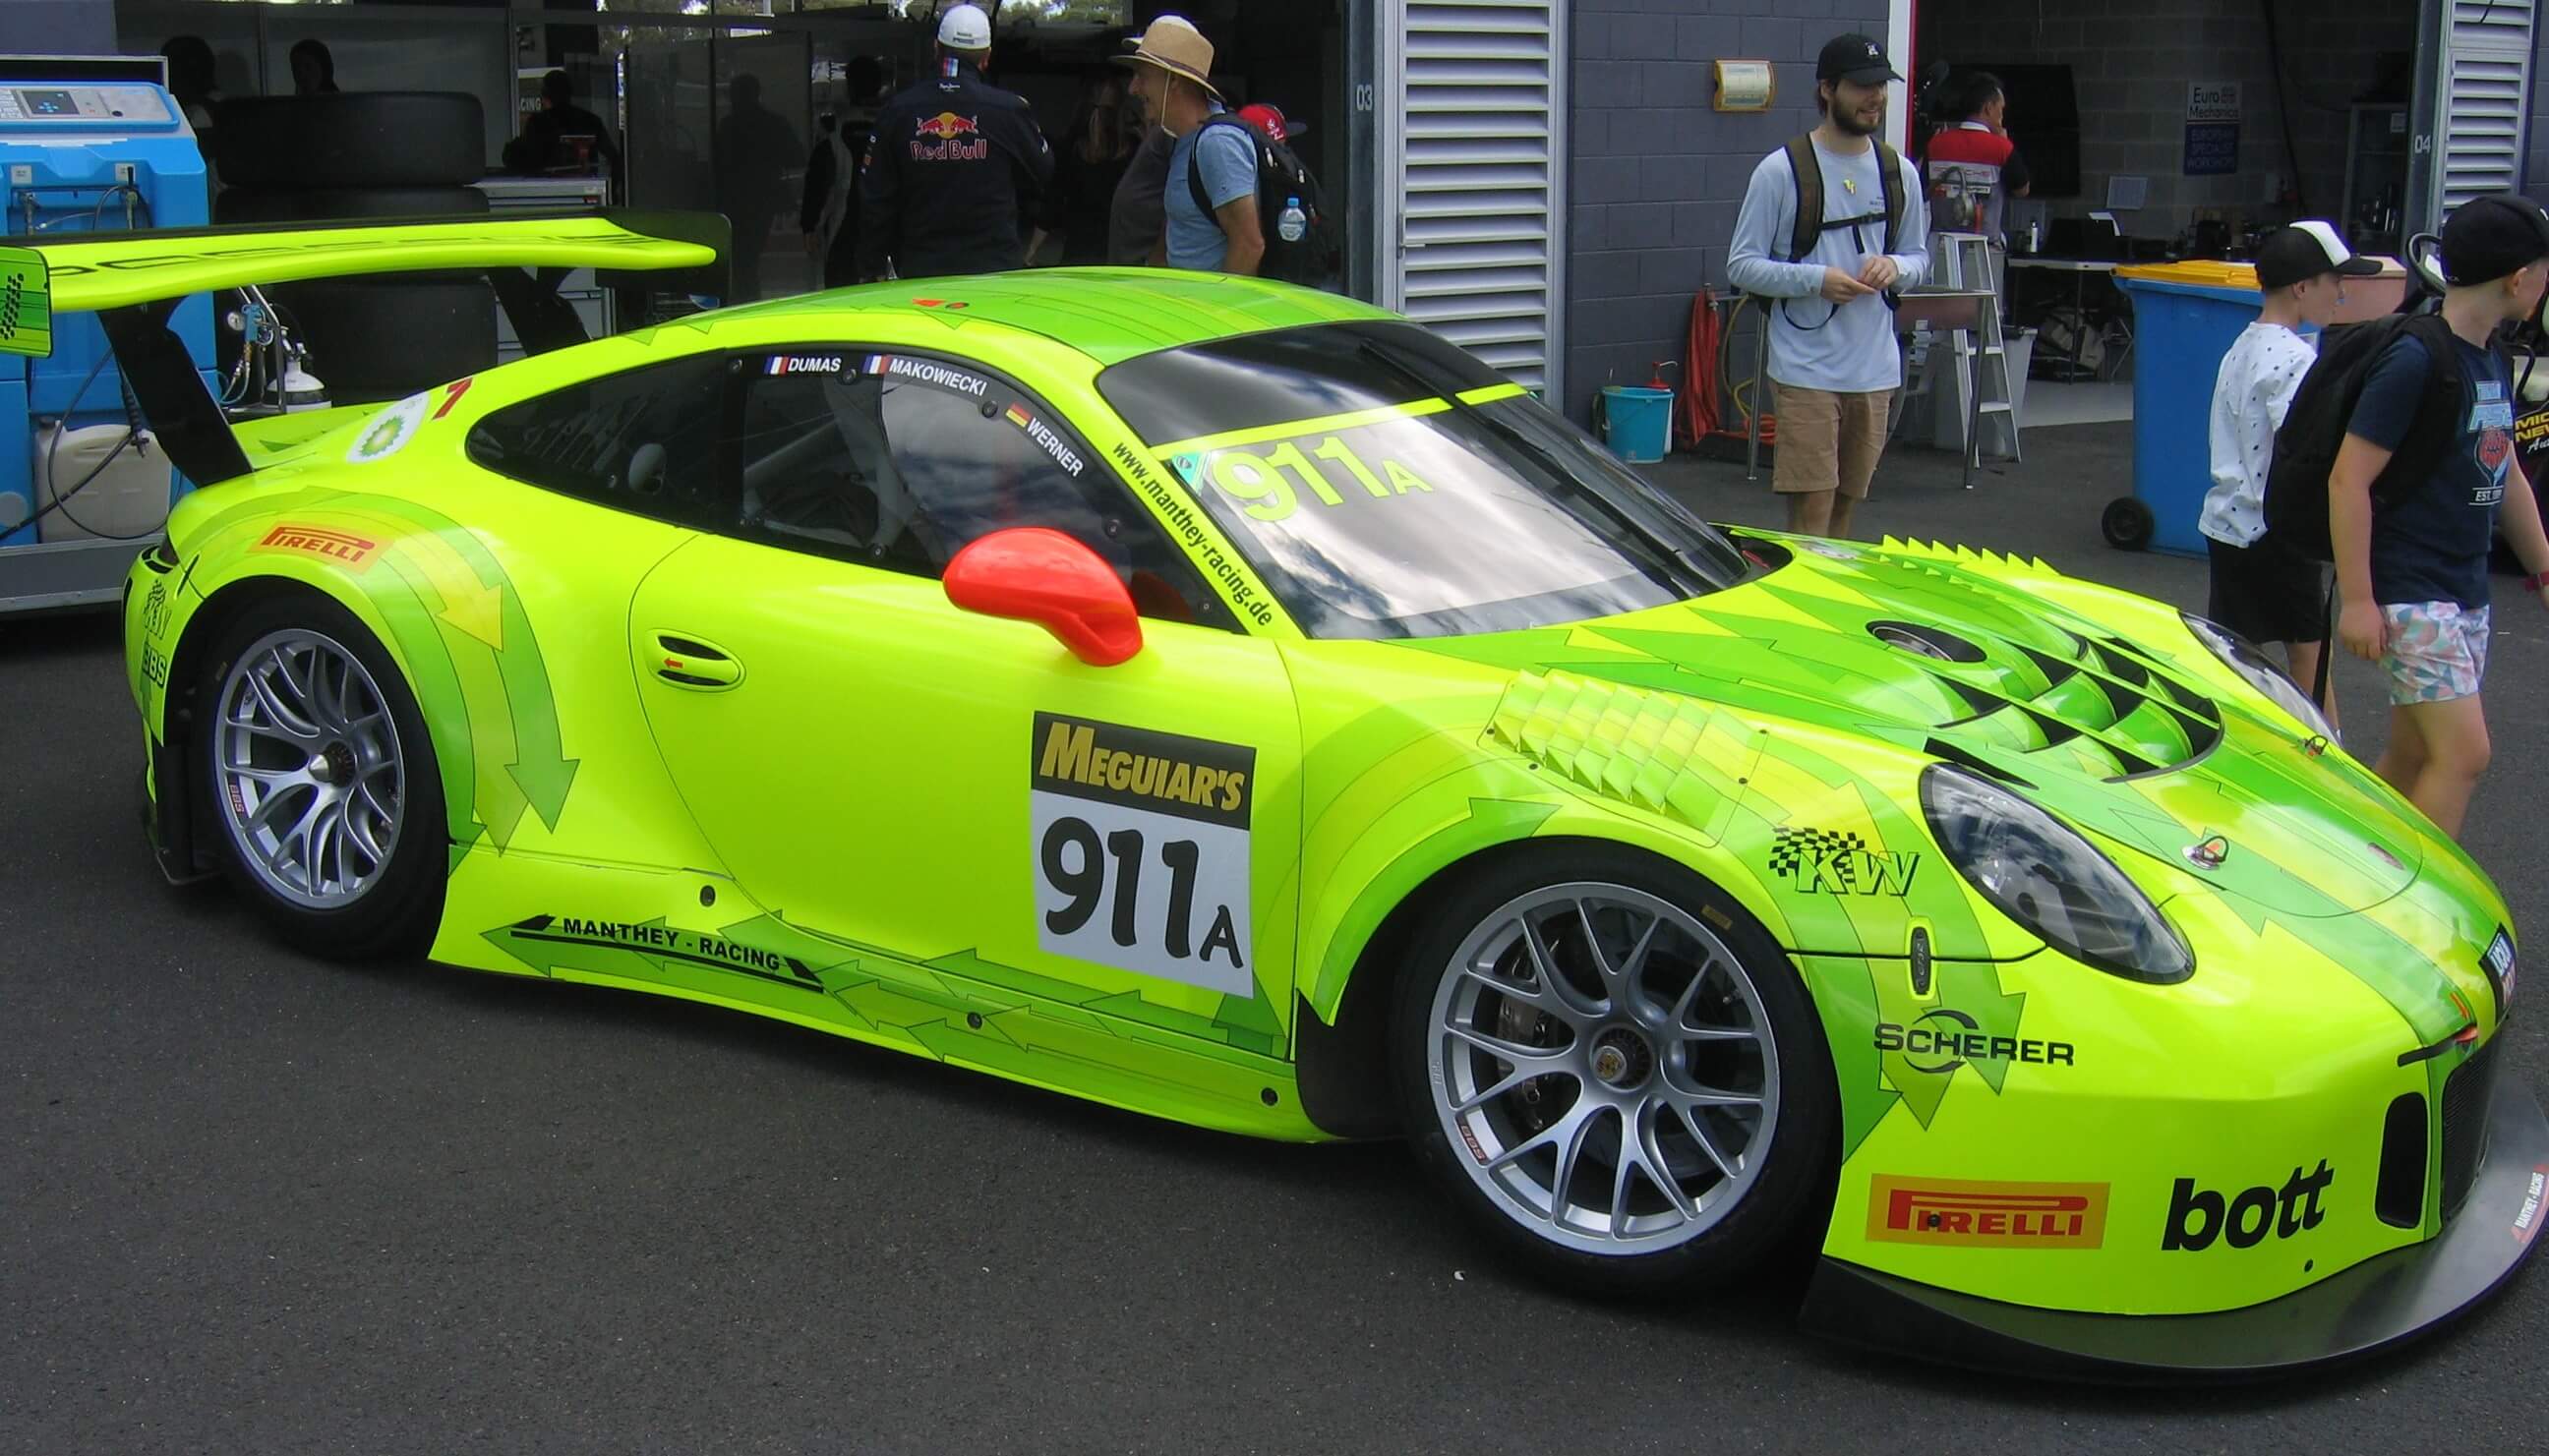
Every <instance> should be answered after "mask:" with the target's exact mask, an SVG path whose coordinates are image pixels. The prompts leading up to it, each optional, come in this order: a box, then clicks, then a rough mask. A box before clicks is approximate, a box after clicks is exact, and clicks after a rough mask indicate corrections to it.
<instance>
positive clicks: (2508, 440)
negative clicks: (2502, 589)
mask: <svg viewBox="0 0 2549 1456" xmlns="http://www.w3.org/2000/svg"><path fill="white" fill-rule="evenodd" d="M2442 242H2443V257H2442V264H2443V281H2444V283H2445V284H2446V285H2447V287H2446V288H2445V290H2444V293H2443V308H2442V318H2443V321H2444V322H2445V323H2446V324H2448V325H2449V326H2450V329H2451V334H2452V342H2451V345H2450V352H2451V353H2452V354H2453V355H2454V356H2455V357H2453V358H2451V359H2448V360H2446V359H2443V358H2440V357H2438V355H2437V354H2436V353H2435V352H2434V351H2433V349H2432V348H2431V347H2429V346H2428V344H2427V343H2426V341H2425V340H2424V339H2423V338H2421V337H2418V336H2417V335H2415V334H2413V333H2405V334H2403V335H2402V336H2401V337H2399V338H2397V339H2394V340H2393V341H2392V342H2391V343H2390V344H2389V346H2388V347H2387V348H2385V349H2384V350H2383V351H2382V353H2381V355H2380V356H2379V357H2378V358H2377V359H2375V360H2374V361H2373V364H2372V367H2371V370H2370V372H2369V373H2368V374H2366V375H2365V377H2364V380H2363V390H2362V394H2361V395H2360V396H2359V397H2357V399H2356V401H2355V406H2354V414H2353V417H2352V418H2351V419H2350V420H2349V421H2348V422H2347V424H2346V431H2345V443H2344V444H2343V445H2342V446H2341V447H2339V449H2338V451H2337V456H2336V465H2335V467H2334V468H2333V469H2332V470H2330V471H2329V472H2328V481H2327V524H2328V538H2329V541H2330V543H2331V544H2332V545H2333V546H2334V547H2335V554H2336V581H2337V590H2338V592H2339V593H2340V594H2341V595H2342V596H2343V598H2344V601H2345V607H2344V610H2343V612H2342V613H2341V614H2340V615H2339V616H2338V618H2337V625H2336V630H2337V636H2338V637H2339V638H2340V639H2341V640H2342V641H2343V642H2344V643H2345V648H2346V650H2347V651H2348V652H2351V653H2353V654H2354V655H2355V656H2357V657H2360V658H2365V659H2371V660H2377V661H2379V662H2380V664H2381V667H2382V670H2383V671H2384V672H2385V673H2386V674H2388V676H2389V679H2390V703H2391V709H2390V741H2389V743H2388V744H2387V745H2385V746H2384V747H2383V749H2382V752H2381V760H2380V762H2379V763H2377V764H2375V765H2373V772H2374V773H2376V774H2380V775H2381V776H2382V778H2383V779H2385V780H2387V781H2388V782H2389V784H2390V786H2391V787H2393V788H2396V789H2398V790H2399V791H2400V792H2401V793H2403V794H2406V795H2407V797H2408V799H2410V800H2411V801H2413V802H2414V804H2415V805H2416V807H2417V808H2419V809H2422V810H2424V812H2425V817H2426V818H2428V819H2431V820H2433V821H2434V823H2435V825H2436V826H2437V827H2439V828H2440V829H2441V830H2442V831H2443V832H2444V833H2445V834H2448V835H2451V836H2453V837H2455V838H2457V837H2458V836H2459V834H2460V829H2461V820H2462V817H2463V816H2464V815H2465V814H2466V813H2467V812H2468V810H2469V801H2470V794H2471V793H2472V791H2474V790H2475V789H2476V788H2477V787H2478V780H2479V775H2480V774H2484V773H2485V772H2486V771H2487V763H2488V757H2489V744H2488V733H2487V718H2486V715H2485V714H2484V713H2483V712H2482V711H2481V709H2480V706H2479V684H2480V682H2481V680H2482V679H2483V678H2484V677H2485V676H2486V673H2487V651H2488V639H2489V631H2490V628H2489V618H2488V554H2489V550H2490V547H2491V545H2492V544H2493V541H2494V537H2495V535H2496V533H2497V532H2498V531H2499V530H2502V532H2503V535H2504V541H2505V544H2506V545H2508V546H2510V547H2512V548H2513V553H2514V555H2515V556H2516V557H2518V558H2519V559H2520V560H2521V562H2522V565H2523V570H2525V571H2527V572H2529V573H2530V574H2531V575H2530V577H2529V578H2528V579H2527V580H2526V582H2525V583H2524V586H2525V589H2526V590H2527V591H2528V592H2531V593H2532V594H2534V595H2537V596H2539V597H2540V598H2541V601H2542V603H2543V604H2544V605H2549V538H2544V536H2543V535H2542V532H2541V529H2540V510H2539V505H2538V502H2537V501H2535V500H2533V499H2532V494H2531V488H2530V486H2529V484H2528V483H2527V482H2525V481H2524V479H2523V476H2522V469H2521V466H2520V464H2519V462H2518V461H2517V460H2516V459H2515V454H2514V448H2513V369H2512V365H2511V364H2510V363H2509V362H2508V361H2507V360H2506V359H2505V356H2504V351H2503V349H2502V348H2501V347H2499V346H2498V344H2497V342H2496V335H2497V329H2498V328H2499V327H2500V326H2502V324H2504V323H2506V322H2508V321H2511V320H2514V319H2519V318H2530V317H2531V316H2532V315H2534V314H2536V313H2537V312H2539V309H2540V295H2541V285H2542V283H2543V281H2544V280H2549V214H2544V213H2543V212H2542V211H2541V210H2540V208H2539V206H2538V205H2537V204H2536V203H2533V202H2530V201H2529V200H2527V199H2525V198H2521V197H2516V196H2512V195H2510V194H2499V195H2496V196H2490V197H2478V198H2472V199H2471V200H2470V201H2468V202H2465V203H2463V204H2461V206H2460V209H2459V211H2457V212H2455V213H2453V214H2452V216H2451V218H2450V219H2449V220H2448V221H2446V222H2445V223H2444V224H2443V237H2442ZM2394 462H2397V463H2399V464H2400V465H2402V466H2403V467H2405V468H2406V469H2407V472H2408V474H2407V477H2406V478H2405V479H2399V480H2383V479H2382V477H2383V475H2384V472H2386V471H2388V470H2389V469H2390V467H2391V466H2392V464H2393V463H2394ZM2376 482H2378V483H2379V484H2380V485H2381V487H2382V489H2381V490H2380V492H2379V493H2378V498H2377V500H2376V495H2375V492H2374V485H2375V483H2376ZM2508 487H2510V488H2511V489H2507V488H2508Z"/></svg>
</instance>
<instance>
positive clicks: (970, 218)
mask: <svg viewBox="0 0 2549 1456" xmlns="http://www.w3.org/2000/svg"><path fill="white" fill-rule="evenodd" d="M990 54H991V18H990V17H989V16H986V15H985V14H984V13H983V11H982V9H981V8H980V7H978V6H973V5H951V6H949V7H948V8H947V13H946V14H945V15H944V16H942V17H940V19H939V22H938V74H937V75H935V76H932V77H930V78H928V79H927V80H923V81H919V82H916V83H914V84H912V85H910V86H907V87H904V88H903V89H902V90H901V91H899V92H897V93H896V94H895V97H894V99H893V100H891V101H888V102H887V103H886V104H885V106H884V107H883V108H882V109H881V110H879V111H878V112H877V119H876V130H875V139H874V141H873V142H871V150H870V151H869V153H868V165H867V171H866V172H865V174H864V175H863V176H862V177H861V178H860V182H859V210H860V229H859V276H860V277H862V278H882V277H884V276H885V270H886V262H887V260H888V259H889V258H891V259H892V260H893V263H894V271H895V276H897V277H898V278H934V277H940V276H943V275H949V274H963V273H998V272H1002V271H1005V270H1007V269H1010V268H1022V267H1024V266H1026V260H1027V252H1026V230H1025V227H1024V226H1023V224H1024V220H1025V219H1026V218H1027V217H1028V216H1029V215H1030V214H1031V212H1032V211H1033V209H1034V207H1035V202H1036V198H1037V195H1038V194H1040V193H1042V192H1043V191H1044V187H1045V184H1046V183H1047V182H1049V181H1051V180H1052V178H1053V148H1052V147H1050V146H1048V145H1046V144H1045V139H1044V133H1042V132H1040V131H1038V130H1037V129H1036V124H1035V113H1034V112H1033V111H1032V110H1031V109H1030V108H1029V107H1028V105H1027V102H1026V98H1024V97H1022V96H1017V95H1013V94H1011V93H1009V92H1007V91H1002V90H1000V89H999V88H997V87H995V86H992V85H991V84H990V83H989V82H987V81H985V80H984V79H983V61H984V60H985V59H986V58H987V57H988V56H989V55H990Z"/></svg>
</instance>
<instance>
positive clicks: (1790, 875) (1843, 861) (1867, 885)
mask: <svg viewBox="0 0 2549 1456" xmlns="http://www.w3.org/2000/svg"><path fill="white" fill-rule="evenodd" d="M1866 843H1867V842H1866V841H1865V840H1863V839H1861V838H1859V836H1857V835H1855V834H1835V833H1831V832H1828V831H1826V830H1821V829H1793V828H1783V829H1780V830H1777V831H1776V832H1775V835H1774V838H1773V839H1772V842H1771V846H1770V861H1769V864H1770V872H1771V873H1772V874H1775V875H1778V876H1779V877H1780V878H1782V879H1784V880H1786V881H1787V882H1788V888H1790V889H1792V890H1795V891H1797V892H1798V893H1800V894H1810V895H1812V894H1823V895H1892V896H1893V897H1894V898H1896V899H1898V900H1899V899H1901V898H1903V897H1904V896H1906V895H1908V894H1910V893H1912V879H1913V876H1914V875H1916V874H1918V873H1919V872H1920V869H1921V856H1920V855H1919V854H1918V853H1917V852H1905V853H1889V852H1885V851H1871V850H1869V849H1868V848H1866Z"/></svg>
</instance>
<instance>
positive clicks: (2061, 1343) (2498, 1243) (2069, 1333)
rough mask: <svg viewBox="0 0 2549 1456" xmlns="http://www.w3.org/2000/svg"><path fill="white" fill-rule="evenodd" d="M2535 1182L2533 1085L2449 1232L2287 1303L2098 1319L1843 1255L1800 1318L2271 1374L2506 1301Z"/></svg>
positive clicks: (2540, 1145) (1948, 1359) (2548, 1171)
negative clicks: (2499, 1297) (1967, 1290)
mask: <svg viewBox="0 0 2549 1456" xmlns="http://www.w3.org/2000/svg"><path fill="white" fill-rule="evenodd" d="M2535 1175H2537V1176H2538V1177H2540V1178H2541V1179H2542V1180H2543V1181H2544V1182H2549V1118H2543V1117H2542V1116H2541V1112H2540V1103H2539V1101H2538V1099H2537V1098H2535V1097H2533V1096H2532V1094H2531V1091H2530V1089H2529V1088H2527V1087H2522V1086H2519V1085H2512V1084H2508V1083H2500V1084H2499V1086H2498V1087H2497V1089H2496V1097H2495V1099H2494V1102H2493V1105H2492V1106H2491V1108H2490V1109H2489V1113H2488V1152H2487V1161H2486V1163H2485V1164H2484V1165H2483V1166H2482V1167H2481V1168H2480V1170H2479V1174H2478V1178H2477V1180H2476V1181H2475V1182H2474V1183H2473V1184H2472V1185H2471V1187H2470V1191H2469V1195H2468V1197H2467V1198H2466V1199H2464V1200H2463V1201H2462V1204H2461V1208H2460V1212H2459V1213H2458V1214H2456V1215H2454V1216H2453V1218H2452V1220H2451V1222H2450V1223H2449V1224H2447V1225H2445V1226H2444V1228H2443V1231H2442V1233H2441V1234H2440V1235H2439V1236H2437V1237H2435V1238H2432V1239H2429V1240H2427V1241H2426V1242H2423V1243H2419V1244H2415V1245H2412V1246H2410V1247H2407V1248H2402V1249H2394V1250H2392V1251H2391V1252H2389V1253H2386V1254H2382V1255H2380V1256H2378V1257H2376V1258H2371V1259H2367V1260H2365V1261H2364V1262H2362V1263H2360V1264H2357V1265H2355V1266H2354V1267H2353V1268H2351V1269H2347V1270H2345V1271H2344V1272H2342V1273H2339V1274H2332V1275H2330V1276H2328V1277H2327V1278H2325V1279H2322V1280H2320V1281H2319V1282H2318V1283H2316V1284H2313V1285H2312V1286H2311V1287H2310V1288H2308V1289H2303V1290H2296V1291H2295V1292H2293V1293H2291V1294H2288V1295H2286V1296H2284V1297H2283V1298H2281V1299H2277V1300H2269V1301H2268V1302H2266V1303H2265V1304H2262V1305H2251V1306H2249V1307H2248V1308H2246V1309H2242V1310H2224V1311H2221V1312H2219V1313H2218V1314H2210V1315H2093V1314H2083V1313H2080V1312H2078V1311H2070V1310H2039V1309H2031V1308H2030V1307H2028V1306H2025V1305H2011V1304H2003V1303H2001V1302H1999V1301H1997V1300H1986V1299H1978V1298H1976V1297H1974V1296H1972V1295H1966V1294H1958V1293H1955V1292H1954V1291H1952V1290H1943V1289H1936V1288H1933V1287H1932V1286H1929V1285H1926V1284H1916V1283H1914V1282H1912V1281H1910V1280H1907V1279H1900V1278H1897V1277H1895V1276H1893V1275H1891V1274H1882V1273H1879V1272H1877V1271H1876V1270H1873V1269H1867V1268H1862V1267H1860V1266H1858V1265H1856V1264H1851V1263H1846V1262H1844V1261H1842V1260H1840V1259H1832V1258H1827V1259H1825V1260H1823V1262H1822V1263H1821V1264H1820V1265H1819V1266H1818V1267H1817V1268H1816V1270H1815V1277H1814V1282H1813V1284H1812V1286H1811V1287H1810V1288H1809V1289H1808V1290H1807V1292H1806V1305H1805V1309H1804V1311H1803V1312H1802V1313H1801V1314H1800V1315H1799V1316H1798V1323H1799V1325H1800V1327H1802V1328H1804V1329H1805V1330H1806V1331H1807V1332H1808V1333H1812V1334H1820V1335H1826V1336H1829V1337H1831V1338H1834V1339H1839V1340H1843V1341H1847V1342H1849V1343H1851V1344H1859V1345H1866V1346H1869V1347H1871V1348H1876V1349H1882V1350H1886V1351H1889V1352H1893V1353H1899V1354H1908V1355H1913V1356H1916V1357H1918V1358H1921V1359H1926V1360H1935V1361H1941V1362H1944V1363H1947V1364H1951V1365H1963V1366H1968V1367H1971V1368H1973V1369H1977V1370H1987V1371H1991V1372H1994V1373H2011V1372H2015V1373H2022V1374H2030V1375H2041V1376H2048V1377H2052V1378H2056V1379H2067V1380H2090V1381H2106V1382H2121V1383H2152V1384H2157V1383H2172V1382H2197V1381H2234V1380H2257V1379H2264V1378H2269V1377H2272V1376H2276V1375H2280V1374H2284V1373H2286V1372H2290V1371H2295V1370H2301V1369H2305V1368H2308V1367H2310V1366H2314V1365H2323V1364H2326V1363H2328V1362H2330V1361H2334V1360H2347V1359H2352V1358H2355V1357H2358V1356H2362V1355H2368V1354H2370V1353H2372V1352H2373V1351H2375V1350H2379V1349H2381V1348H2383V1347H2385V1346H2388V1345H2393V1344H2397V1343H2399V1342H2400V1341H2402V1340H2406V1339H2411V1338H2413V1337H2415V1336H2417V1335H2419V1334H2423V1333H2426V1332H2428V1331H2431V1330H2433V1329H2435V1328H2436V1327H2438V1326H2440V1325H2442V1324H2444V1323H2446V1322H2448V1321H2449V1320H2451V1319H2453V1318H2454V1317H2455V1316H2458V1315H2461V1314H2463V1313H2466V1312H2467V1311H2468V1310H2470V1309H2471V1308H2472V1307H2474V1306H2476V1305H2478V1304H2479V1303H2480V1302H2482V1301H2484V1300H2485V1299H2487V1297H2488V1296H2490V1295H2492V1294H2494V1293H2496V1291H2497V1290H2498V1289H2500V1288H2502V1286H2503V1284H2504V1283H2505V1281H2506V1280H2508V1279H2510V1278H2512V1277H2513V1274H2514V1272H2515V1271H2516V1270H2518V1269H2520V1268H2521V1267H2522V1261H2523V1260H2524V1259H2525V1258H2526V1257H2528V1256H2529V1254H2530V1252H2531V1247H2532V1243H2533V1241H2534V1240H2533V1237H2532V1235H2533V1234H2535V1233H2537V1232H2538V1231H2539V1228H2540V1225H2541V1224H2542V1223H2544V1222H2549V1207H2544V1206H2543V1200H2542V1199H2541V1197H2540V1194H2539V1191H2538V1189H2539V1187H2540V1185H2536V1184H2535V1183H2534V1178H2535Z"/></svg>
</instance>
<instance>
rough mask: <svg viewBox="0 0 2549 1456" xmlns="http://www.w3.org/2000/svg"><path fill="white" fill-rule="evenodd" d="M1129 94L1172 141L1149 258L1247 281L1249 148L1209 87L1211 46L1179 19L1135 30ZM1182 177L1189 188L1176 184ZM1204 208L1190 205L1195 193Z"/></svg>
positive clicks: (1258, 251) (1257, 228)
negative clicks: (1156, 242)
mask: <svg viewBox="0 0 2549 1456" xmlns="http://www.w3.org/2000/svg"><path fill="white" fill-rule="evenodd" d="M1116 62H1117V63H1118V64H1120V65H1129V66H1131V67H1133V75H1134V80H1133V91H1134V94H1135V95H1137V96H1139V97H1140V98H1141V99H1142V103H1143V105H1144V106H1145V107H1146V108H1147V109H1148V110H1149V113H1150V116H1151V119H1152V120H1153V121H1155V122H1157V123H1158V124H1159V126H1160V130H1162V131H1164V132H1166V133H1168V134H1169V135H1170V136H1172V137H1176V138H1177V139H1178V140H1177V147H1176V149H1175V150H1174V151H1172V152H1171V153H1170V156H1169V166H1168V175H1167V178H1166V185H1167V195H1166V196H1165V198H1164V199H1163V201H1164V202H1165V204H1166V214H1167V217H1166V226H1165V227H1164V228H1163V229H1162V235H1161V241H1160V251H1159V252H1158V254H1156V256H1157V257H1158V258H1159V259H1160V260H1161V261H1164V262H1166V263H1167V264H1168V265H1169V266H1170V267H1172V268H1193V269H1199V270H1202V271H1205V272H1212V273H1239V274H1245V275H1249V276H1252V277H1253V276H1255V274H1256V272H1257V265H1258V263H1259V262H1260V261H1261V260H1262V259H1264V257H1265V256H1266V232H1265V228H1264V227H1263V226H1262V225H1261V224H1260V222H1259V221H1258V216H1257V143H1256V142H1255V140H1254V139H1252V138H1251V137H1250V135H1249V129H1248V126H1247V124H1246V123H1244V122H1241V121H1239V120H1238V119H1237V118H1230V119H1229V121H1228V125H1221V126H1217V125H1215V123H1216V122H1218V121H1221V120H1222V119H1223V113H1224V111H1225V110H1226V109H1225V108H1224V107H1223V106H1222V104H1221V93H1220V92H1218V91H1216V90H1214V89H1213V85H1212V43H1211V42H1210V41H1207V40H1205V39H1204V38H1203V33H1202V32H1200V31H1198V30H1196V29H1195V28H1194V26H1193V24H1192V23H1190V22H1188V21H1187V20H1185V19H1184V18H1183V17H1180V16H1175V15H1164V16H1161V17H1160V18H1159V19H1158V20H1155V21H1153V22H1151V25H1150V28H1149V29H1148V30H1145V31H1144V32H1143V33H1142V40H1141V43H1140V45H1139V46H1137V47H1136V48H1135V49H1134V51H1133V53H1132V54H1130V55H1123V56H1118V57H1116ZM1181 179H1183V180H1185V181H1187V182H1188V184H1189V185H1185V186H1180V185H1179V184H1180V180H1181ZM1198 193H1199V194H1201V199H1200V200H1202V201H1205V202H1209V203H1210V204H1211V205H1212V206H1211V210H1210V211H1209V212H1207V211H1205V210H1204V209H1203V208H1201V207H1198V206H1197V205H1196V204H1197V201H1198V198H1197V194H1198Z"/></svg>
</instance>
